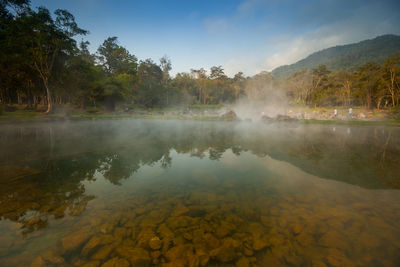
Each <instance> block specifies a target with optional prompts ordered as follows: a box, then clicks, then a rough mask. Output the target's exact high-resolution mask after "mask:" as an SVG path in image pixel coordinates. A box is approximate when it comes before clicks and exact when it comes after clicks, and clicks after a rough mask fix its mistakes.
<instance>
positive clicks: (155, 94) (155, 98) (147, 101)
mask: <svg viewBox="0 0 400 267" xmlns="http://www.w3.org/2000/svg"><path fill="white" fill-rule="evenodd" d="M138 78H139V83H138V93H137V100H138V102H139V103H141V104H142V105H143V106H145V107H149V108H150V107H153V106H156V105H160V104H161V103H162V101H161V100H162V99H163V95H162V94H163V87H162V79H163V72H162V70H161V68H160V67H159V66H158V65H157V64H155V63H154V62H153V61H152V60H151V59H146V60H144V61H141V62H140V64H139V67H138Z"/></svg>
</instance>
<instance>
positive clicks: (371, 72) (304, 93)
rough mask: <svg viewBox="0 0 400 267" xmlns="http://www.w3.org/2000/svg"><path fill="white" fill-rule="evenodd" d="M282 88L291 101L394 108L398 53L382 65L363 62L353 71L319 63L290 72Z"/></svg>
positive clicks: (399, 77)
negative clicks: (335, 68)
mask: <svg viewBox="0 0 400 267" xmlns="http://www.w3.org/2000/svg"><path fill="white" fill-rule="evenodd" d="M284 87H285V89H286V90H287V94H288V95H289V96H290V98H291V99H292V101H294V102H295V103H302V104H306V105H310V106H363V107H365V108H368V109H373V108H377V109H381V108H388V107H390V108H398V107H399V104H400V103H399V100H400V55H398V54H397V55H393V56H391V57H389V58H388V59H387V60H386V61H385V62H384V63H383V64H378V63H371V62H369V63H366V64H364V65H363V66H361V67H360V68H358V69H357V70H356V71H354V72H346V71H344V70H339V71H336V72H331V71H329V70H328V69H327V68H326V66H325V65H319V66H318V67H317V68H314V69H312V70H311V71H310V70H307V69H305V70H302V71H300V72H296V73H294V74H293V75H291V76H290V77H289V78H287V79H286V80H285V81H284Z"/></svg>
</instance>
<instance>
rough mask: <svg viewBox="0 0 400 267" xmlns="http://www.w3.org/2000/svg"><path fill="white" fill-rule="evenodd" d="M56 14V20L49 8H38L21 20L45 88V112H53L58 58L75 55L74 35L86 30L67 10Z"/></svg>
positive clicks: (28, 49) (58, 11) (34, 65)
mask: <svg viewBox="0 0 400 267" xmlns="http://www.w3.org/2000/svg"><path fill="white" fill-rule="evenodd" d="M54 13H55V15H56V20H55V21H54V20H53V19H52V17H51V15H50V12H49V11H48V10H47V9H46V8H44V7H39V8H38V11H37V12H35V11H33V10H30V11H29V13H28V14H27V15H23V16H21V17H20V21H19V22H21V23H22V24H23V27H24V29H25V30H26V31H25V32H22V34H23V35H24V36H25V37H26V38H29V41H28V40H27V44H26V45H27V47H26V51H28V53H29V56H30V59H31V61H30V62H29V64H30V65H31V66H32V68H33V69H34V70H35V71H37V73H38V74H39V76H40V78H41V80H42V82H43V86H44V88H45V90H46V98H47V110H46V113H50V112H52V109H53V106H52V102H53V99H52V90H51V89H50V87H49V79H50V77H51V75H52V73H53V67H54V63H55V62H56V59H57V57H59V56H61V55H68V54H72V53H73V51H74V49H75V48H76V41H75V40H74V39H73V38H72V37H74V36H75V35H79V34H82V35H84V34H86V33H87V31H85V30H83V29H81V28H79V27H78V25H77V24H76V22H75V18H74V16H73V15H72V14H71V13H69V12H68V11H66V10H60V9H57V10H56V11H55V12H54Z"/></svg>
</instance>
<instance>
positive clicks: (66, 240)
mask: <svg viewBox="0 0 400 267" xmlns="http://www.w3.org/2000/svg"><path fill="white" fill-rule="evenodd" d="M89 237H90V234H89V233H87V232H76V233H73V234H70V235H67V236H64V237H63V238H61V245H62V248H63V249H64V251H65V252H68V251H71V250H75V249H77V248H78V247H80V246H81V245H83V243H85V242H86V240H88V239H89Z"/></svg>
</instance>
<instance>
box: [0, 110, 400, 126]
mask: <svg viewBox="0 0 400 267" xmlns="http://www.w3.org/2000/svg"><path fill="white" fill-rule="evenodd" d="M14 107H15V110H14V111H8V112H7V111H3V112H2V113H1V114H0V124H6V123H25V122H54V121H67V120H72V121H73V120H96V119H139V118H140V119H180V120H204V121H223V120H224V119H222V118H221V117H219V116H218V115H216V114H215V113H214V114H212V115H210V114H209V113H208V111H209V112H211V113H212V112H215V111H217V110H219V109H221V108H224V107H225V108H228V107H226V106H222V105H193V106H187V107H175V108H166V109H147V110H145V109H135V110H131V111H126V112H124V111H121V110H119V111H116V112H105V111H102V110H96V111H95V112H93V110H80V109H71V108H65V107H62V108H59V109H57V110H56V111H55V112H54V113H51V114H45V113H44V112H39V111H32V110H26V109H24V107H22V106H14ZM289 110H290V112H301V113H306V112H308V113H313V112H314V113H326V114H330V112H331V109H328V108H317V109H311V108H303V109H300V108H297V107H293V108H290V109H289ZM189 111H190V112H189ZM192 111H193V113H192ZM345 111H346V110H345V109H342V110H341V111H340V112H343V113H345ZM355 112H356V113H361V112H365V111H363V110H358V109H355ZM371 113H372V112H370V114H371ZM207 114H208V115H207ZM373 114H374V116H373V117H369V118H368V119H358V118H356V117H355V118H353V119H343V118H340V119H332V118H321V119H319V118H317V119H315V118H310V119H301V120H299V123H301V124H325V125H326V124H331V125H388V126H400V120H395V119H388V118H385V117H384V113H383V112H382V113H377V112H376V111H375V112H374V113H373Z"/></svg>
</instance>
